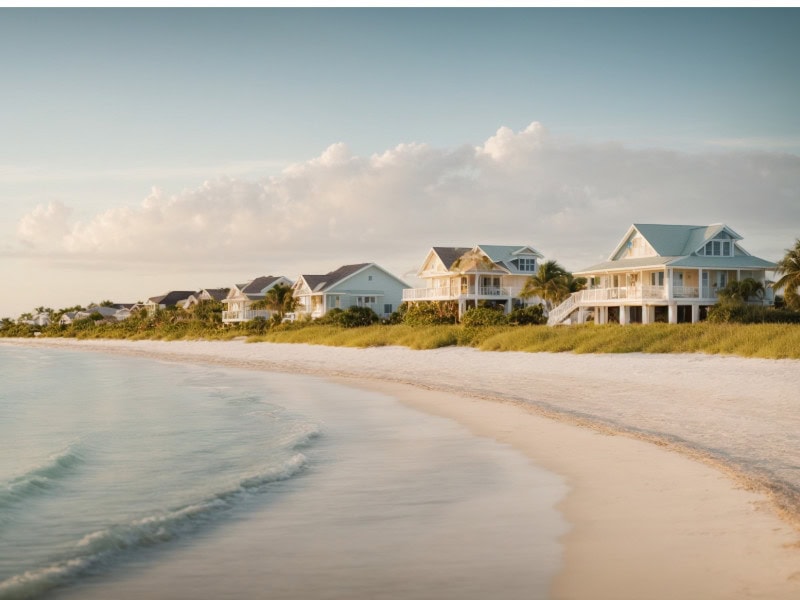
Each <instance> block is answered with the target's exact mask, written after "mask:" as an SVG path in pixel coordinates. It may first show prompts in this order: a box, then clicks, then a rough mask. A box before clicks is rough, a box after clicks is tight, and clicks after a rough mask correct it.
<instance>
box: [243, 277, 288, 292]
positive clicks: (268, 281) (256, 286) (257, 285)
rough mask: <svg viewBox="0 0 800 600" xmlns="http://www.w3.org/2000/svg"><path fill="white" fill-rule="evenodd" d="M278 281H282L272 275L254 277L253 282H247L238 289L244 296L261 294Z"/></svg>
mask: <svg viewBox="0 0 800 600" xmlns="http://www.w3.org/2000/svg"><path fill="white" fill-rule="evenodd" d="M279 279H283V277H281V276H280V275H279V276H277V277H275V276H273V275H262V276H261V277H256V278H255V279H253V281H249V282H247V284H245V286H244V287H242V288H240V289H241V290H242V293H244V294H263V293H264V292H265V291H266V290H267V289H269V288H270V287H272V285H274V284H275V282H276V281H278V280H279Z"/></svg>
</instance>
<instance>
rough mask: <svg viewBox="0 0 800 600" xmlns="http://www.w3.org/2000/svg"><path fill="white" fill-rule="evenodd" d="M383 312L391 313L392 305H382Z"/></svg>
mask: <svg viewBox="0 0 800 600" xmlns="http://www.w3.org/2000/svg"><path fill="white" fill-rule="evenodd" d="M383 314H385V315H390V314H392V305H391V304H384V305H383Z"/></svg>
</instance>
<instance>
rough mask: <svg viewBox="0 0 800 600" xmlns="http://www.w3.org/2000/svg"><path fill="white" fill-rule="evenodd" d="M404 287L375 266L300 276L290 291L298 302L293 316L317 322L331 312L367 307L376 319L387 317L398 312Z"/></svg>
mask: <svg viewBox="0 0 800 600" xmlns="http://www.w3.org/2000/svg"><path fill="white" fill-rule="evenodd" d="M406 287H408V284H406V283H405V282H404V281H403V280H401V279H399V278H398V277H396V276H395V275H392V274H391V273H390V272H389V271H387V270H386V269H384V268H383V267H381V266H379V265H377V264H375V263H359V264H354V265H344V266H341V267H339V268H338V269H336V270H335V271H331V272H330V273H326V274H325V275H301V276H300V277H299V278H298V280H297V281H295V283H294V286H293V291H292V293H293V294H294V297H295V298H296V299H297V301H298V306H297V309H296V310H295V313H294V314H295V316H301V315H307V316H309V317H311V318H312V319H317V318H319V317H321V316H323V315H324V314H325V313H326V312H328V311H329V310H331V309H332V308H341V309H342V310H345V309H347V308H350V307H351V306H366V307H368V308H371V309H372V310H374V311H375V312H376V313H377V315H378V316H379V317H388V316H389V315H391V314H392V313H393V312H394V311H396V310H397V307H398V306H399V305H400V302H401V300H402V297H403V289H404V288H406Z"/></svg>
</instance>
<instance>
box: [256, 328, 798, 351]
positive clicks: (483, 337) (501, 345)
mask: <svg viewBox="0 0 800 600" xmlns="http://www.w3.org/2000/svg"><path fill="white" fill-rule="evenodd" d="M251 341H256V342H259V341H263V342H276V343H306V344H322V345H328V346H350V347H359V348H365V347H371V346H407V347H409V348H413V349H419V350H424V349H431V348H441V347H444V346H468V347H473V348H478V349H480V350H490V351H502V352H510V351H515V352H575V353H578V354H587V353H626V352H644V353H696V352H700V353H705V354H731V355H738V356H747V357H758V358H795V359H797V358H800V326H796V325H787V324H758V325H740V324H715V323H695V324H681V325H669V324H665V323H655V324H651V325H626V326H624V327H620V326H619V325H571V326H568V327H530V326H513V325H502V326H490V327H467V326H464V325H433V326H425V327H414V326H410V325H390V326H387V325H372V326H369V327H363V328H357V329H343V328H341V327H335V326H310V327H303V328H297V329H286V328H282V327H277V328H275V329H272V330H270V331H269V332H267V333H265V334H264V335H262V336H257V337H254V338H252V339H251Z"/></svg>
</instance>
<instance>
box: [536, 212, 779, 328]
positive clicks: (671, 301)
mask: <svg viewBox="0 0 800 600" xmlns="http://www.w3.org/2000/svg"><path fill="white" fill-rule="evenodd" d="M741 240H742V236H740V235H739V234H738V233H736V232H735V231H734V230H733V229H731V228H730V227H728V226H727V225H725V224H723V223H717V224H714V225H643V224H633V225H631V226H630V227H629V228H628V231H627V232H626V233H625V235H624V236H623V237H622V240H621V241H620V242H619V244H617V247H616V248H615V249H614V251H613V252H612V253H611V255H610V256H609V257H608V260H606V261H604V262H601V263H598V264H596V265H592V266H590V267H586V268H585V269H581V270H580V271H576V272H575V273H574V274H575V275H576V276H581V277H586V278H587V281H588V284H587V289H585V290H582V291H580V292H576V293H574V294H572V295H571V296H570V297H569V298H567V299H566V300H565V301H564V302H563V303H562V304H560V305H559V306H557V307H555V308H554V309H553V310H551V311H550V315H549V318H548V323H549V324H551V325H558V324H561V323H569V322H579V323H582V322H584V321H586V320H588V319H593V320H594V322H595V323H609V322H616V323H620V324H623V325H624V324H626V323H653V322H656V321H664V322H668V323H688V322H691V323H694V322H696V321H699V320H702V319H703V318H704V317H705V314H706V311H707V309H708V307H710V306H712V305H714V304H715V303H716V302H717V295H718V293H719V291H720V290H721V289H722V288H724V287H725V286H726V285H728V283H730V282H731V281H741V280H742V279H745V278H751V279H754V280H755V281H757V282H760V283H761V284H762V285H763V286H764V288H765V294H764V296H763V297H762V298H758V299H754V300H755V301H757V302H759V303H764V304H771V303H772V292H771V289H770V288H769V286H768V285H767V284H766V272H767V271H772V270H774V269H775V268H776V266H777V265H776V264H775V263H773V262H770V261H768V260H764V259H762V258H758V257H756V256H753V255H751V254H750V253H749V252H747V251H746V250H745V249H744V248H742V246H741V245H740V244H739V242H740V241H741Z"/></svg>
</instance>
